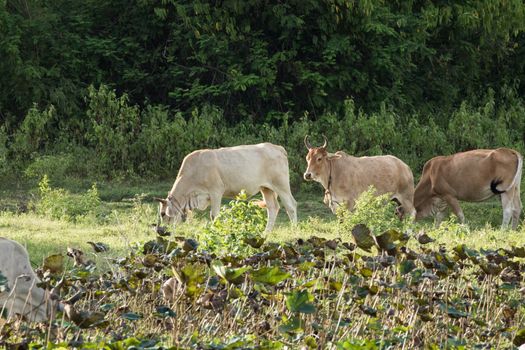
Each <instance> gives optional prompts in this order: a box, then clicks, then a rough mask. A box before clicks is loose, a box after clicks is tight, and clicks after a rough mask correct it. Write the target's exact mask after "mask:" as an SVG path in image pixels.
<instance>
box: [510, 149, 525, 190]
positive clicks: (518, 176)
mask: <svg viewBox="0 0 525 350" xmlns="http://www.w3.org/2000/svg"><path fill="white" fill-rule="evenodd" d="M516 157H518V168H517V169H516V175H514V179H513V180H512V183H511V184H510V186H509V188H507V191H508V190H510V189H511V188H512V187H513V186H516V185H519V183H520V182H521V172H522V171H523V156H522V155H521V154H519V153H518V152H516Z"/></svg>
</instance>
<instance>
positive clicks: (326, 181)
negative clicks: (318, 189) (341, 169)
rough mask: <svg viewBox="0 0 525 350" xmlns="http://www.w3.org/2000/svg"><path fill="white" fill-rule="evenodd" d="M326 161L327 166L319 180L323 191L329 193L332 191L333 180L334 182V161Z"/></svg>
mask: <svg viewBox="0 0 525 350" xmlns="http://www.w3.org/2000/svg"><path fill="white" fill-rule="evenodd" d="M326 161H327V163H328V166H327V167H326V171H325V173H324V174H323V176H322V178H321V179H320V180H321V185H323V187H324V189H325V190H326V191H328V192H330V191H331V190H332V185H333V180H334V179H333V177H334V174H333V171H334V166H335V164H333V162H334V161H335V159H332V160H330V159H327V160H326Z"/></svg>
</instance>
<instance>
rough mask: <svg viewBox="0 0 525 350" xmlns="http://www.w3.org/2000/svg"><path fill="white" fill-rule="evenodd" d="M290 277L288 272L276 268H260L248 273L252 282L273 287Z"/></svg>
mask: <svg viewBox="0 0 525 350" xmlns="http://www.w3.org/2000/svg"><path fill="white" fill-rule="evenodd" d="M290 276H291V275H290V274H289V273H288V272H286V271H283V270H281V269H280V268H279V267H278V266H272V267H262V268H260V269H258V270H253V271H251V272H250V277H251V279H252V280H253V281H254V282H258V283H263V284H268V285H270V286H275V285H276V284H278V283H280V282H282V281H284V280H285V279H287V278H288V277H290Z"/></svg>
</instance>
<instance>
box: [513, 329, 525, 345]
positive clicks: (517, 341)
mask: <svg viewBox="0 0 525 350" xmlns="http://www.w3.org/2000/svg"><path fill="white" fill-rule="evenodd" d="M512 343H513V344H514V345H516V346H520V345H523V344H525V328H522V329H520V330H519V331H517V332H516V336H515V337H514V339H513V340H512Z"/></svg>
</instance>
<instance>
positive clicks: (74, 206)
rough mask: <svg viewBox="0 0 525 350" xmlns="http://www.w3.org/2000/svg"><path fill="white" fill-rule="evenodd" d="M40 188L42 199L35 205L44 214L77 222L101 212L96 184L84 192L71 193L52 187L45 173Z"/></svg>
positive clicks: (52, 217)
mask: <svg viewBox="0 0 525 350" xmlns="http://www.w3.org/2000/svg"><path fill="white" fill-rule="evenodd" d="M38 188H39V192H40V199H39V200H38V201H36V202H35V203H33V207H34V209H35V211H36V212H37V213H38V214H40V215H42V216H45V217H47V218H50V219H58V220H66V221H71V222H76V221H80V220H84V219H89V218H96V216H97V215H98V214H100V206H101V201H100V198H99V195H98V190H97V186H96V185H95V184H93V186H92V187H91V189H89V190H88V191H87V192H86V193H84V194H71V193H69V192H68V191H66V190H64V189H62V188H51V186H50V184H49V178H48V176H47V175H44V177H43V178H42V180H41V181H40V182H39V184H38Z"/></svg>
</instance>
